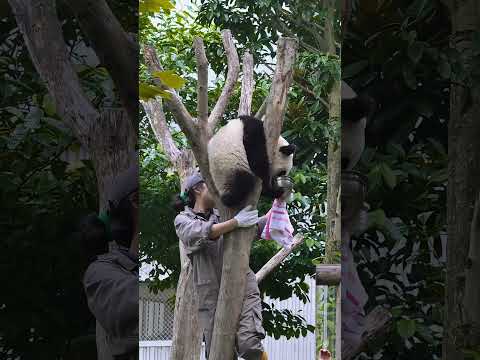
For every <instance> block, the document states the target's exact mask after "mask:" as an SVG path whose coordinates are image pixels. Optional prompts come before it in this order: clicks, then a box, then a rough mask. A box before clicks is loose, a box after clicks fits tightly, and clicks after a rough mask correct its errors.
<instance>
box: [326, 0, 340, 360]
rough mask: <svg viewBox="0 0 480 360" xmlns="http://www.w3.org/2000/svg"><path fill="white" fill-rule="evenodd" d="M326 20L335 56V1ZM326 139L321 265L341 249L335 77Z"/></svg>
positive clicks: (337, 351) (337, 346)
mask: <svg viewBox="0 0 480 360" xmlns="http://www.w3.org/2000/svg"><path fill="white" fill-rule="evenodd" d="M325 5H326V6H327V9H326V10H327V19H326V21H325V41H326V44H327V49H325V51H326V52H327V53H329V54H330V55H336V46H335V42H336V34H335V26H334V24H335V20H336V17H337V13H336V6H337V2H336V1H334V0H328V1H326V2H325ZM328 107H329V109H328V111H329V119H328V126H329V128H330V138H329V139H328V155H327V171H328V176H327V227H326V232H327V236H326V243H325V259H324V263H325V264H337V263H340V252H341V216H340V201H339V197H340V157H341V139H340V135H339V131H338V130H339V129H340V126H339V122H340V79H336V81H335V83H334V84H333V85H332V88H331V89H330V94H329V96H328ZM340 294H341V292H340V286H339V287H338V289H337V302H336V304H337V308H336V311H335V321H336V325H335V332H336V334H335V357H336V358H337V359H341V344H342V342H341V307H340V305H341V296H339V295H340Z"/></svg>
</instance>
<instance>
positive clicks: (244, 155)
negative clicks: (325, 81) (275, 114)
mask: <svg viewBox="0 0 480 360" xmlns="http://www.w3.org/2000/svg"><path fill="white" fill-rule="evenodd" d="M295 150H296V148H295V145H293V144H289V143H288V142H287V140H285V139H284V138H283V137H281V136H280V138H279V139H278V144H277V148H276V151H275V154H274V157H273V159H272V161H269V159H268V154H267V145H266V137H265V131H264V129H263V122H262V121H261V120H259V119H256V118H254V117H252V116H246V115H243V116H240V117H239V118H238V119H233V120H230V121H229V122H228V123H227V124H226V125H225V126H223V127H222V128H220V130H218V132H217V133H216V134H215V135H214V136H213V137H212V138H211V139H210V141H209V143H208V161H209V167H210V174H211V175H212V178H213V181H214V183H215V185H216V186H217V189H218V190H219V192H220V197H221V201H222V203H223V204H224V205H225V206H227V207H237V206H239V205H242V204H244V202H245V200H246V199H247V197H248V195H249V194H250V193H251V192H252V190H253V188H254V186H255V182H256V177H258V178H260V179H261V180H262V185H263V187H262V194H263V195H266V196H268V197H270V198H277V197H279V196H281V192H279V191H277V190H275V188H274V186H273V180H274V179H275V178H276V177H278V176H281V175H288V173H289V172H290V170H291V169H292V166H293V156H294V153H295Z"/></svg>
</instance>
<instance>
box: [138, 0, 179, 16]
mask: <svg viewBox="0 0 480 360" xmlns="http://www.w3.org/2000/svg"><path fill="white" fill-rule="evenodd" d="M172 9H175V6H174V5H173V4H172V3H171V2H170V0H140V3H139V5H138V10H139V11H140V12H141V13H145V12H153V13H156V12H159V11H160V10H163V11H165V12H167V13H168V12H170V10H172Z"/></svg>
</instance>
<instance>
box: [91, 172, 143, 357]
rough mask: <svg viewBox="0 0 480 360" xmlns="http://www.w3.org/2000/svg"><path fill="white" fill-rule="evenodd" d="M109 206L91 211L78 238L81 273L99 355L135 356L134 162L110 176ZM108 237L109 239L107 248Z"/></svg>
mask: <svg viewBox="0 0 480 360" xmlns="http://www.w3.org/2000/svg"><path fill="white" fill-rule="evenodd" d="M109 199H110V200H111V201H110V206H109V210H108V212H106V213H103V214H101V215H100V216H96V215H95V216H90V217H89V218H88V219H87V221H86V222H85V223H84V226H83V228H84V229H83V230H84V231H83V232H84V236H83V242H84V247H85V248H86V250H87V253H90V254H89V256H90V265H88V268H87V270H86V271H85V274H84V276H83V285H84V289H85V294H86V297H87V301H88V307H89V309H90V311H91V312H92V314H93V315H94V316H95V318H96V320H97V326H96V340H97V358H98V359H99V360H135V359H138V350H139V348H138V270H139V261H138V240H139V239H138V163H135V164H134V165H133V166H131V167H130V168H129V169H127V170H126V171H125V172H124V173H123V174H121V175H120V176H118V177H117V178H116V179H115V180H114V184H113V185H112V191H111V194H110V196H109ZM109 242H112V243H111V244H110V245H111V248H110V249H109V246H108V245H109Z"/></svg>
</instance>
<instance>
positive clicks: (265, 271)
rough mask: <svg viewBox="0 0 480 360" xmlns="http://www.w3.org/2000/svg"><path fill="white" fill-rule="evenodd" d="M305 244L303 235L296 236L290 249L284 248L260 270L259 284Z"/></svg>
mask: <svg viewBox="0 0 480 360" xmlns="http://www.w3.org/2000/svg"><path fill="white" fill-rule="evenodd" d="M302 243H303V236H302V235H299V234H297V235H295V237H294V238H293V244H292V247H291V248H290V249H285V248H283V249H282V250H280V251H279V252H277V253H276V254H275V255H274V256H273V257H272V258H271V259H270V260H268V262H267V263H266V264H265V265H263V266H262V268H261V269H260V270H258V272H257V273H256V274H255V277H256V278H257V282H258V283H260V282H261V281H263V279H265V278H266V277H267V276H268V275H269V274H270V273H271V272H272V271H273V270H274V269H275V268H276V267H277V266H278V265H279V264H281V263H282V261H283V260H285V259H286V258H287V256H288V255H290V254H291V253H292V252H293V251H294V250H295V249H296V248H297V247H299V246H300V245H301V244H302Z"/></svg>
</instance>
